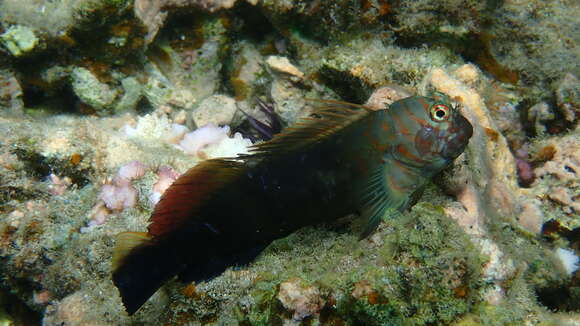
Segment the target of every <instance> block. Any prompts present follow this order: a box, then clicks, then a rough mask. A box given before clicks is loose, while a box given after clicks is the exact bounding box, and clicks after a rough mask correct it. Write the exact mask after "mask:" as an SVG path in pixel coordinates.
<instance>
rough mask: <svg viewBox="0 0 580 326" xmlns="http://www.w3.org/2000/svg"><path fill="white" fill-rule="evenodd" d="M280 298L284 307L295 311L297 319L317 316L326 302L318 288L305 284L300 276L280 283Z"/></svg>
mask: <svg viewBox="0 0 580 326" xmlns="http://www.w3.org/2000/svg"><path fill="white" fill-rule="evenodd" d="M278 300H280V302H281V303H282V305H283V306H284V308H286V309H288V310H290V311H292V312H293V315H292V319H294V320H295V321H300V320H303V319H304V318H306V317H309V316H317V315H318V314H319V312H320V310H322V307H324V304H325V301H324V299H322V298H321V297H320V291H319V290H318V288H316V287H314V286H308V285H304V284H303V281H302V280H301V279H299V278H294V279H291V280H288V281H286V282H283V283H281V284H280V291H279V292H278Z"/></svg>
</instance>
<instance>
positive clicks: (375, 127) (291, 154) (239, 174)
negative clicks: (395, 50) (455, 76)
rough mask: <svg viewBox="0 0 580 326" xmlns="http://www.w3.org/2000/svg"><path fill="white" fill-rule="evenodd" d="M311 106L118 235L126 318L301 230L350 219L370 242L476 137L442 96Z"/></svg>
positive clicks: (172, 192) (196, 173) (183, 179)
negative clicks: (383, 104)
mask: <svg viewBox="0 0 580 326" xmlns="http://www.w3.org/2000/svg"><path fill="white" fill-rule="evenodd" d="M318 104H319V106H318V107H317V108H316V109H315V110H314V111H313V114H312V115H311V116H309V117H307V118H304V119H302V120H301V121H299V122H298V123H297V124H295V125H294V126H291V127H288V128H286V129H284V130H283V131H282V132H281V133H279V134H277V135H274V136H273V138H272V139H271V140H269V141H266V142H263V143H259V144H255V145H253V146H252V147H251V151H250V153H249V154H245V155H239V156H237V157H234V158H220V159H210V160H206V161H203V162H201V163H199V164H198V165H196V166H194V167H193V168H191V169H190V170H188V171H187V172H185V173H184V174H183V175H181V176H180V177H179V178H178V179H177V180H176V181H175V182H174V183H173V184H172V185H171V186H170V187H169V188H168V189H167V190H166V192H165V193H164V194H163V196H162V198H161V200H160V201H159V203H158V204H157V205H156V207H155V208H154V210H153V212H152V215H151V217H150V224H149V226H148V229H147V232H124V233H120V234H119V235H118V236H117V240H116V242H117V245H116V248H115V250H114V253H113V257H112V280H113V283H114V285H115V286H116V287H117V289H118V290H119V294H120V297H121V300H122V302H123V304H124V306H125V308H126V311H127V313H128V314H129V315H132V314H134V313H135V312H136V311H137V310H138V309H139V308H140V307H141V306H142V305H143V304H144V303H145V302H146V301H147V300H148V299H149V298H150V297H151V296H152V295H153V294H154V293H155V292H156V291H157V290H158V289H159V288H160V287H161V286H162V285H163V284H164V283H166V282H167V281H169V280H170V279H172V278H174V277H176V276H177V278H178V279H179V280H181V281H183V282H201V281H206V280H210V279H212V278H214V277H216V276H218V275H220V274H221V273H222V272H224V271H225V270H226V269H227V268H229V267H233V266H243V265H247V264H249V263H250V262H252V261H253V260H254V259H255V258H256V257H257V256H258V255H259V254H260V253H261V252H262V251H263V250H264V249H265V248H266V247H267V246H268V245H269V244H270V243H271V242H272V241H274V240H276V239H279V238H282V237H285V236H287V235H289V234H291V233H292V232H294V231H296V230H298V229H300V228H302V227H305V226H310V225H317V224H321V223H329V222H332V221H335V220H338V219H341V218H343V217H345V216H347V215H349V214H353V213H355V214H358V215H359V216H360V218H361V219H362V220H361V221H362V225H363V227H362V232H361V233H360V238H361V239H364V238H366V237H368V236H369V235H370V234H371V233H373V231H374V230H375V229H376V228H377V226H378V225H379V223H380V222H381V221H382V220H383V218H384V217H385V216H393V215H394V214H395V213H397V212H402V211H404V210H405V209H407V208H409V207H410V206H411V205H413V204H414V203H415V202H416V201H417V200H418V198H419V197H420V195H421V193H422V189H424V187H425V185H426V184H427V183H428V182H429V180H430V179H431V178H432V177H433V176H434V175H436V174H437V173H439V172H440V171H441V170H443V169H444V168H445V167H447V166H448V165H449V164H450V163H451V162H453V160H454V159H455V158H457V157H458V156H459V155H460V154H461V153H462V152H463V151H464V150H465V148H466V146H467V144H468V142H469V139H470V138H471V136H472V134H473V127H472V125H471V124H470V123H469V121H468V120H467V119H466V118H465V117H463V116H462V115H461V114H460V112H459V110H458V109H457V108H456V107H453V106H452V105H451V104H450V101H449V99H448V98H447V97H446V96H444V95H442V94H441V95H439V94H436V95H434V96H431V97H421V96H412V97H408V98H405V99H402V100H399V101H397V102H394V103H392V104H391V105H390V106H389V107H388V108H385V109H379V110H376V109H371V108H368V107H366V106H364V105H358V104H351V103H346V102H340V101H332V100H319V101H318Z"/></svg>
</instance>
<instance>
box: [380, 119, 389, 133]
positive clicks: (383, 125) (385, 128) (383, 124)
mask: <svg viewBox="0 0 580 326" xmlns="http://www.w3.org/2000/svg"><path fill="white" fill-rule="evenodd" d="M381 129H383V130H384V131H389V130H390V129H391V128H389V124H388V123H386V122H384V121H383V122H382V123H381Z"/></svg>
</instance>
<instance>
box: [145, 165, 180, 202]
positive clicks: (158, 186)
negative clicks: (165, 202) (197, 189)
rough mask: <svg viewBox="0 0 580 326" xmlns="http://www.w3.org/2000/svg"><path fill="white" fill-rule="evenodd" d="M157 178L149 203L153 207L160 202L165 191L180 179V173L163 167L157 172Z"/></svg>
mask: <svg viewBox="0 0 580 326" xmlns="http://www.w3.org/2000/svg"><path fill="white" fill-rule="evenodd" d="M157 177H158V178H157V182H156V183H155V184H154V185H153V192H152V193H151V195H150V196H149V202H150V203H151V204H152V205H156V204H157V203H158V202H159V200H160V199H161V196H162V195H163V193H164V192H165V190H167V188H169V186H171V184H172V183H173V181H175V180H176V179H177V178H178V177H179V173H178V172H177V171H175V170H173V169H172V168H170V167H168V166H165V165H163V166H161V167H159V169H158V170H157Z"/></svg>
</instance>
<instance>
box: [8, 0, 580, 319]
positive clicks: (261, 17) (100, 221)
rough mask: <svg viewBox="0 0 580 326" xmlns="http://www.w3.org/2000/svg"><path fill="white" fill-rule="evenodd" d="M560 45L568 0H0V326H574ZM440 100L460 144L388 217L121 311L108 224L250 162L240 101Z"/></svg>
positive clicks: (298, 105)
mask: <svg viewBox="0 0 580 326" xmlns="http://www.w3.org/2000/svg"><path fill="white" fill-rule="evenodd" d="M579 42H580V2H578V1H574V0H548V1H540V0H503V1H502V0H485V1H484V0H480V1H475V0H443V1H434V0H392V1H391V0H335V1H325V0H295V1H291V0H277V1H276V0H0V325H2V326H4V325H46V326H52V325H55V326H56V325H68V326H70V325H91V326H96V325H244V326H247V325H334V326H339V325H340V326H342V325H455V326H471V325H494V326H495V325H498V326H499V325H543V326H544V325H580V272H578V269H579V263H578V262H579V258H578V255H579V254H580V233H579V230H580V215H579V212H580V179H579V177H580V130H579V127H578V119H579V117H580V83H579V81H578V76H579V75H580V60H579V59H580V49H579V48H578V44H579ZM436 93H443V94H445V95H447V96H448V97H449V98H451V99H452V100H453V101H454V102H455V104H456V105H457V107H458V109H459V110H460V111H461V114H462V115H463V116H465V117H466V118H467V119H468V120H469V121H470V122H471V124H472V125H473V129H474V131H473V136H472V137H471V140H470V143H469V145H468V147H467V149H466V150H465V152H464V153H463V154H462V155H461V156H459V158H457V159H456V160H455V162H453V164H452V165H451V166H450V167H449V168H447V169H445V170H444V171H443V172H442V173H441V174H439V175H438V176H436V177H435V178H434V179H433V180H432V182H431V183H429V185H428V187H427V189H426V190H425V193H424V195H423V196H422V198H421V199H419V201H418V202H417V204H416V205H415V206H413V207H412V208H411V209H410V210H409V211H408V212H404V213H403V214H401V215H400V216H398V217H396V218H389V219H386V220H385V221H384V222H383V223H382V224H381V225H380V226H379V227H378V230H377V231H376V232H375V233H374V234H372V235H371V236H370V237H368V238H366V239H363V240H359V236H358V235H359V234H358V233H357V231H356V230H357V229H358V227H359V226H358V225H356V224H357V223H356V219H353V218H346V219H345V220H344V221H343V220H341V221H339V222H337V223H329V224H328V225H315V226H312V227H307V228H303V229H300V230H298V231H297V232H295V233H293V234H291V235H290V236H288V237H285V238H282V239H279V240H276V241H275V242H274V243H272V244H271V245H270V246H268V247H267V248H266V249H265V250H264V251H263V252H262V253H261V254H260V255H259V256H258V257H257V258H256V259H255V260H254V261H253V262H252V263H250V264H249V265H247V266H236V267H232V268H229V269H228V270H226V271H225V272H224V273H223V274H221V275H220V276H218V277H216V278H214V279H212V280H209V281H207V282H200V283H196V284H193V283H191V284H183V283H181V282H178V281H177V280H172V281H170V282H169V283H168V284H166V285H165V286H163V287H162V288H161V289H160V290H159V291H158V292H157V293H156V294H155V295H154V296H153V297H152V298H151V299H150V300H149V301H148V302H147V303H146V304H145V305H143V307H142V308H141V309H140V310H139V311H138V312H137V313H136V314H135V315H133V316H129V315H128V314H127V313H126V312H125V309H124V307H123V304H122V302H121V298H120V297H119V292H118V290H117V288H116V287H115V286H114V285H113V282H112V281H111V257H112V253H113V249H114V247H115V243H116V236H117V234H118V233H120V232H125V231H146V230H147V226H148V224H149V222H148V220H149V217H150V215H151V212H152V211H153V208H154V207H155V204H156V203H157V202H158V201H159V199H160V198H161V196H162V194H163V193H164V191H165V190H166V189H167V188H168V187H169V186H170V185H171V183H172V182H173V181H174V180H175V179H176V178H178V176H179V175H181V174H182V173H184V172H185V171H187V170H188V169H189V168H191V167H192V166H194V165H196V164H198V163H199V162H203V161H205V160H207V159H211V158H217V157H232V156H235V155H236V154H238V153H248V150H249V149H248V147H249V146H250V145H252V143H254V142H256V141H260V140H259V138H260V135H259V133H258V132H256V130H255V128H254V127H255V123H254V124H252V122H253V118H255V119H257V120H259V121H262V122H263V123H268V121H270V122H272V119H273V118H272V116H273V114H272V113H271V112H268V111H267V110H263V109H264V107H263V106H261V105H260V102H259V99H261V100H262V101H264V102H265V103H267V106H270V105H271V107H272V108H273V109H274V116H275V117H276V118H277V119H279V121H280V122H281V124H282V126H283V127H286V126H291V125H293V124H294V123H295V122H296V121H297V120H299V119H300V118H305V117H308V116H309V115H310V114H311V112H312V110H313V105H312V103H311V102H309V101H307V99H334V100H342V101H348V102H352V103H358V104H366V105H367V106H369V107H372V108H385V107H387V106H388V105H389V104H391V103H393V101H396V100H398V99H401V98H406V97H409V96H412V95H414V94H417V95H423V96H431V95H433V94H436ZM249 116H250V117H253V118H248V117H249ZM253 126H254V127H253ZM297 168H299V167H297ZM296 205H300V203H296ZM190 250H192V251H195V250H200V251H203V250H204V247H203V246H201V247H200V248H191V249H190ZM155 263H156V262H155V261H151V264H152V265H155Z"/></svg>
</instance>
